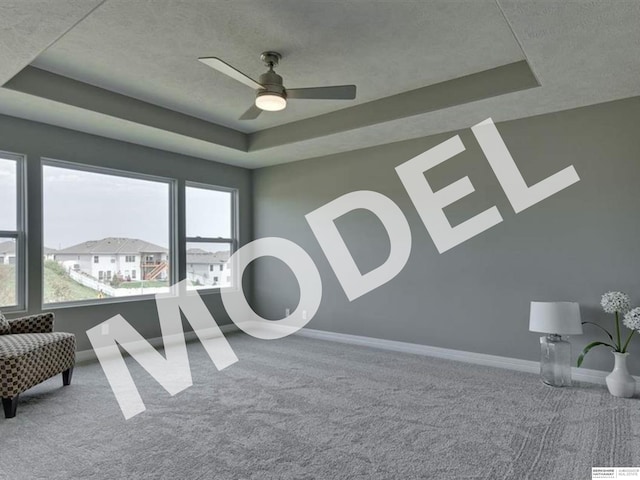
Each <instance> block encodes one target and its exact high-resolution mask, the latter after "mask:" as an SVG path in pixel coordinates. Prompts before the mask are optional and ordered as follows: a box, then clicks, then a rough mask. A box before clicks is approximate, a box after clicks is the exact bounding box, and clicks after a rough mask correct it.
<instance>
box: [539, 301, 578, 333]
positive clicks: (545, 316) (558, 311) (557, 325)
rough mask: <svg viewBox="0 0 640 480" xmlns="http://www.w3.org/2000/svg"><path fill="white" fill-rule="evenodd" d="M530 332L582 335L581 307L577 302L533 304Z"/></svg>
mask: <svg viewBox="0 0 640 480" xmlns="http://www.w3.org/2000/svg"><path fill="white" fill-rule="evenodd" d="M529 330H530V331H532V332H540V333H556V334H558V335H580V334H582V322H581V317H580V305H578V304H577V303H575V302H531V312H530V314H529Z"/></svg>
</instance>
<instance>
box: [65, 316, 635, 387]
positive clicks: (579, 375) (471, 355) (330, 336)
mask: <svg viewBox="0 0 640 480" xmlns="http://www.w3.org/2000/svg"><path fill="white" fill-rule="evenodd" d="M220 330H222V333H225V334H226V333H232V332H237V331H239V329H238V327H237V326H236V325H235V324H233V323H232V324H229V325H222V326H220ZM296 335H300V336H303V337H309V338H315V339H318V340H327V341H331V342H339V343H347V344H350V345H362V346H365V347H373V348H380V349H382V350H391V351H394V352H401V353H413V354H415V355H424V356H427V357H436V358H443V359H446V360H455V361H458V362H466V363H472V364H475V365H485V366H488V367H496V368H506V369H507V370H516V371H518V372H527V373H535V374H538V373H540V363H539V362H534V361H532V360H522V359H519V358H510V357H501V356H498V355H488V354H485V353H475V352H466V351H464V350H453V349H449V348H440V347H432V346H429V345H419V344H416V343H408V342H398V341H395V340H384V339H381V338H372V337H363V336H359V335H350V334H346V333H335V332H326V331H323V330H314V329H311V328H303V329H302V330H300V331H298V332H297V333H296ZM184 336H185V340H186V341H187V342H193V341H197V340H198V337H197V335H196V334H195V333H194V332H185V334H184ZM148 342H149V343H150V344H151V345H152V346H153V347H154V348H162V347H163V346H164V343H163V340H162V337H155V338H152V339H149V340H148ZM95 361H97V358H96V355H95V352H94V351H93V349H91V350H82V351H79V352H76V362H77V363H86V362H95ZM608 374H609V372H604V371H602V370H591V369H588V368H576V367H571V377H572V379H573V380H576V381H580V382H588V383H596V384H600V385H604V384H605V377H606V376H607V375H608ZM634 378H635V380H636V383H638V382H640V378H639V377H637V376H634Z"/></svg>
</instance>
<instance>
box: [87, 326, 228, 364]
mask: <svg viewBox="0 0 640 480" xmlns="http://www.w3.org/2000/svg"><path fill="white" fill-rule="evenodd" d="M220 330H221V331H222V333H231V332H236V331H238V327H236V326H235V324H233V323H231V324H228V325H221V326H220ZM184 338H185V341H186V342H187V343H189V342H194V341H196V340H198V336H197V335H196V334H195V332H184ZM147 342H149V344H151V346H152V347H153V348H162V347H164V346H165V345H164V341H163V339H162V337H155V338H150V339H148V340H147ZM97 360H98V358H97V357H96V354H95V352H94V351H93V349H91V350H81V351H79V352H76V363H89V362H96V361H97Z"/></svg>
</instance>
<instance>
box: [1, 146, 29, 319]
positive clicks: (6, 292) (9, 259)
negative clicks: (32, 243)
mask: <svg viewBox="0 0 640 480" xmlns="http://www.w3.org/2000/svg"><path fill="white" fill-rule="evenodd" d="M23 169H24V158H23V157H22V156H19V155H14V154H10V153H4V152H0V258H1V259H2V260H1V261H0V308H2V309H5V310H21V309H23V308H24V307H25V305H24V297H25V294H24V292H25V280H24V279H25V264H26V262H25V254H24V252H25V244H24V238H25V236H24V201H23V191H24V190H23V178H24V175H23Z"/></svg>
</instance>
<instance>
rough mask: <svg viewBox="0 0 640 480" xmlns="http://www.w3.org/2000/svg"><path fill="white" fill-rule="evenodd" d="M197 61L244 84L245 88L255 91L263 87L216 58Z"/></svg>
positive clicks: (201, 58)
mask: <svg viewBox="0 0 640 480" xmlns="http://www.w3.org/2000/svg"><path fill="white" fill-rule="evenodd" d="M198 60H199V61H201V62H202V63H204V64H205V65H207V66H208V67H211V68H213V69H215V70H218V71H219V72H221V73H224V74H225V75H228V76H229V77H231V78H233V79H234V80H237V81H238V82H241V83H244V84H245V85H246V86H247V87H251V88H255V89H256V90H258V89H260V88H263V86H262V85H260V84H259V83H258V82H256V81H255V80H254V79H253V78H250V77H248V76H246V75H245V74H244V73H242V72H241V71H240V70H236V69H235V68H233V67H232V66H231V65H229V64H228V63H226V62H223V61H222V60H220V59H219V58H217V57H200V58H198Z"/></svg>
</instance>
